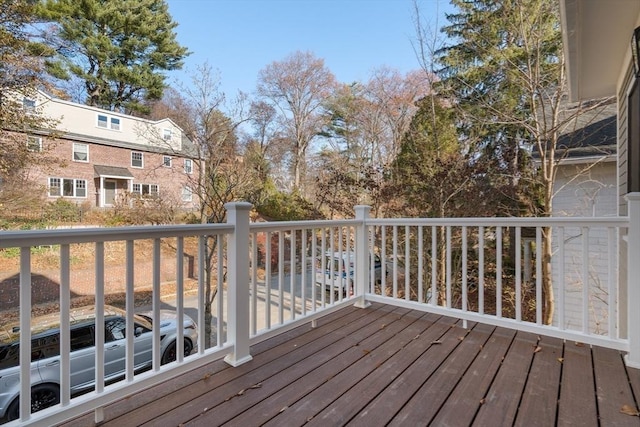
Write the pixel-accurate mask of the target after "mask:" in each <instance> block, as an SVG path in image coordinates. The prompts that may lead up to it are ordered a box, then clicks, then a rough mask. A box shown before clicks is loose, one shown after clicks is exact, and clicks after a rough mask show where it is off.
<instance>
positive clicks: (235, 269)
mask: <svg viewBox="0 0 640 427" xmlns="http://www.w3.org/2000/svg"><path fill="white" fill-rule="evenodd" d="M224 207H225V208H226V209H227V223H228V224H233V226H234V228H235V229H234V232H233V234H230V235H229V244H228V246H227V288H228V290H227V298H228V300H227V304H228V306H227V337H228V338H229V340H230V341H231V342H232V344H233V350H232V352H231V353H230V354H228V355H227V356H226V357H225V359H224V360H225V362H227V363H228V364H230V365H231V366H239V365H242V364H243V363H246V362H248V361H250V360H251V359H252V357H251V354H250V353H249V319H250V310H251V309H250V295H249V253H250V252H249V211H250V210H251V203H244V202H238V203H227V204H225V205H224ZM218 295H220V294H218Z"/></svg>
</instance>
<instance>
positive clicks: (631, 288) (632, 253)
mask: <svg viewBox="0 0 640 427" xmlns="http://www.w3.org/2000/svg"><path fill="white" fill-rule="evenodd" d="M626 197H627V201H628V204H629V229H628V231H627V301H626V303H627V338H628V340H629V353H628V354H627V356H626V362H627V365H628V366H630V367H632V368H640V310H638V306H640V262H639V260H640V193H629V194H627V196H626Z"/></svg>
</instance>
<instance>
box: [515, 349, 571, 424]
mask: <svg viewBox="0 0 640 427" xmlns="http://www.w3.org/2000/svg"><path fill="white" fill-rule="evenodd" d="M562 347H563V343H562V340H559V339H556V338H551V337H540V339H539V341H538V345H537V347H536V349H535V350H534V352H535V354H534V356H533V363H532V365H531V370H530V372H529V376H528V378H527V384H526V385H525V388H524V393H523V394H522V401H521V402H520V408H519V410H518V416H517V418H516V423H515V425H516V426H522V427H528V426H551V425H554V424H555V422H556V415H557V406H558V405H557V402H558V390H559V389H560V374H561V372H562Z"/></svg>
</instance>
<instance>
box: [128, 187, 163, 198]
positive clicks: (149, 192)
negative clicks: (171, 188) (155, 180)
mask: <svg viewBox="0 0 640 427" xmlns="http://www.w3.org/2000/svg"><path fill="white" fill-rule="evenodd" d="M131 192H132V193H134V194H139V195H140V196H149V197H158V195H159V191H158V185H157V184H133V187H132V189H131Z"/></svg>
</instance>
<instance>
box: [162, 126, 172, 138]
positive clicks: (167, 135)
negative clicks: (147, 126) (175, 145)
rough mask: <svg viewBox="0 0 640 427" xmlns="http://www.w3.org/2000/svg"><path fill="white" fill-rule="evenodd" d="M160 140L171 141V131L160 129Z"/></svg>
mask: <svg viewBox="0 0 640 427" xmlns="http://www.w3.org/2000/svg"><path fill="white" fill-rule="evenodd" d="M162 139H164V140H165V141H169V140H170V139H171V129H162Z"/></svg>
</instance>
